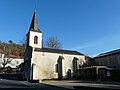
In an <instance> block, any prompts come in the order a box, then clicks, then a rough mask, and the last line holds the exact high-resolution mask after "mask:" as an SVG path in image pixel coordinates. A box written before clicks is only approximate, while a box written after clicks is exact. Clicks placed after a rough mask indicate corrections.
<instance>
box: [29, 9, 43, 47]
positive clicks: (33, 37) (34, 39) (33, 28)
mask: <svg viewBox="0 0 120 90" xmlns="http://www.w3.org/2000/svg"><path fill="white" fill-rule="evenodd" d="M27 46H31V47H33V48H42V32H41V31H40V28H39V25H38V20H37V14H36V10H34V14H33V17H32V22H31V25H30V28H29V32H28V34H27Z"/></svg>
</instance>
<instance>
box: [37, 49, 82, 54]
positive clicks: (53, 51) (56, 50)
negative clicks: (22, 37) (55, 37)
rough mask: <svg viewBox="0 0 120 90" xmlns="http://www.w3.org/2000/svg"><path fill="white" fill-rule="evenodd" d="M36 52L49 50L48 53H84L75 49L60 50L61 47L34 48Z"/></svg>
mask: <svg viewBox="0 0 120 90" xmlns="http://www.w3.org/2000/svg"><path fill="white" fill-rule="evenodd" d="M35 51H38V52H50V53H61V54H73V55H84V54H82V53H79V52H77V51H71V50H62V49H51V48H35Z"/></svg>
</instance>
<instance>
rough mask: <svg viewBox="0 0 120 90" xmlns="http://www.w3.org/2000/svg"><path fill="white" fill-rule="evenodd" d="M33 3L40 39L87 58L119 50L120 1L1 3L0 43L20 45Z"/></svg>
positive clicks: (19, 0) (22, 0) (11, 0)
mask: <svg viewBox="0 0 120 90" xmlns="http://www.w3.org/2000/svg"><path fill="white" fill-rule="evenodd" d="M35 4H36V10H37V17H38V21H39V26H40V29H41V31H42V32H43V40H46V38H48V37H50V36H56V37H57V38H58V39H59V40H60V41H61V43H62V46H63V48H64V49H70V50H77V51H79V52H81V53H84V54H86V55H90V56H95V55H97V54H99V53H103V52H107V51H111V50H115V49H118V48H120V40H119V39H120V0H0V34H1V35H0V40H1V41H4V42H7V41H9V40H12V41H13V42H15V43H20V40H22V39H23V38H24V36H25V34H26V33H27V32H28V29H29V26H30V23H31V19H32V15H33V11H34V8H35Z"/></svg>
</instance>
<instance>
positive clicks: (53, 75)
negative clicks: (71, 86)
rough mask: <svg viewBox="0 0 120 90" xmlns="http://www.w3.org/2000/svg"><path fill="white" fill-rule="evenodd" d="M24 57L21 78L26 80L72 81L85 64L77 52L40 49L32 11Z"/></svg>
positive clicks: (34, 16)
mask: <svg viewBox="0 0 120 90" xmlns="http://www.w3.org/2000/svg"><path fill="white" fill-rule="evenodd" d="M26 38H27V45H26V50H25V55H24V63H25V65H24V71H23V78H24V79H27V80H44V79H73V78H74V77H75V76H76V74H77V69H79V68H80V66H82V65H83V64H84V63H85V61H86V60H85V57H86V56H85V55H84V54H82V53H79V52H77V51H72V50H63V49H51V48H43V47H42V32H41V30H40V28H39V26H38V20H37V15H36V10H35V11H34V14H33V17H32V22H31V25H30V28H29V31H28V33H27V35H26Z"/></svg>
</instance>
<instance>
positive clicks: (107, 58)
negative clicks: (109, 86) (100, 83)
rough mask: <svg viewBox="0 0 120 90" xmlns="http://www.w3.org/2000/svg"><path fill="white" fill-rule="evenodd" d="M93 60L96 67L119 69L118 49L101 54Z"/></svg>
mask: <svg viewBox="0 0 120 90" xmlns="http://www.w3.org/2000/svg"><path fill="white" fill-rule="evenodd" d="M93 59H94V60H95V62H96V65H101V66H107V67H109V68H115V69H120V49H117V50H114V51H110V52H106V53H102V54H100V55H98V56H96V57H94V58H93Z"/></svg>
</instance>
